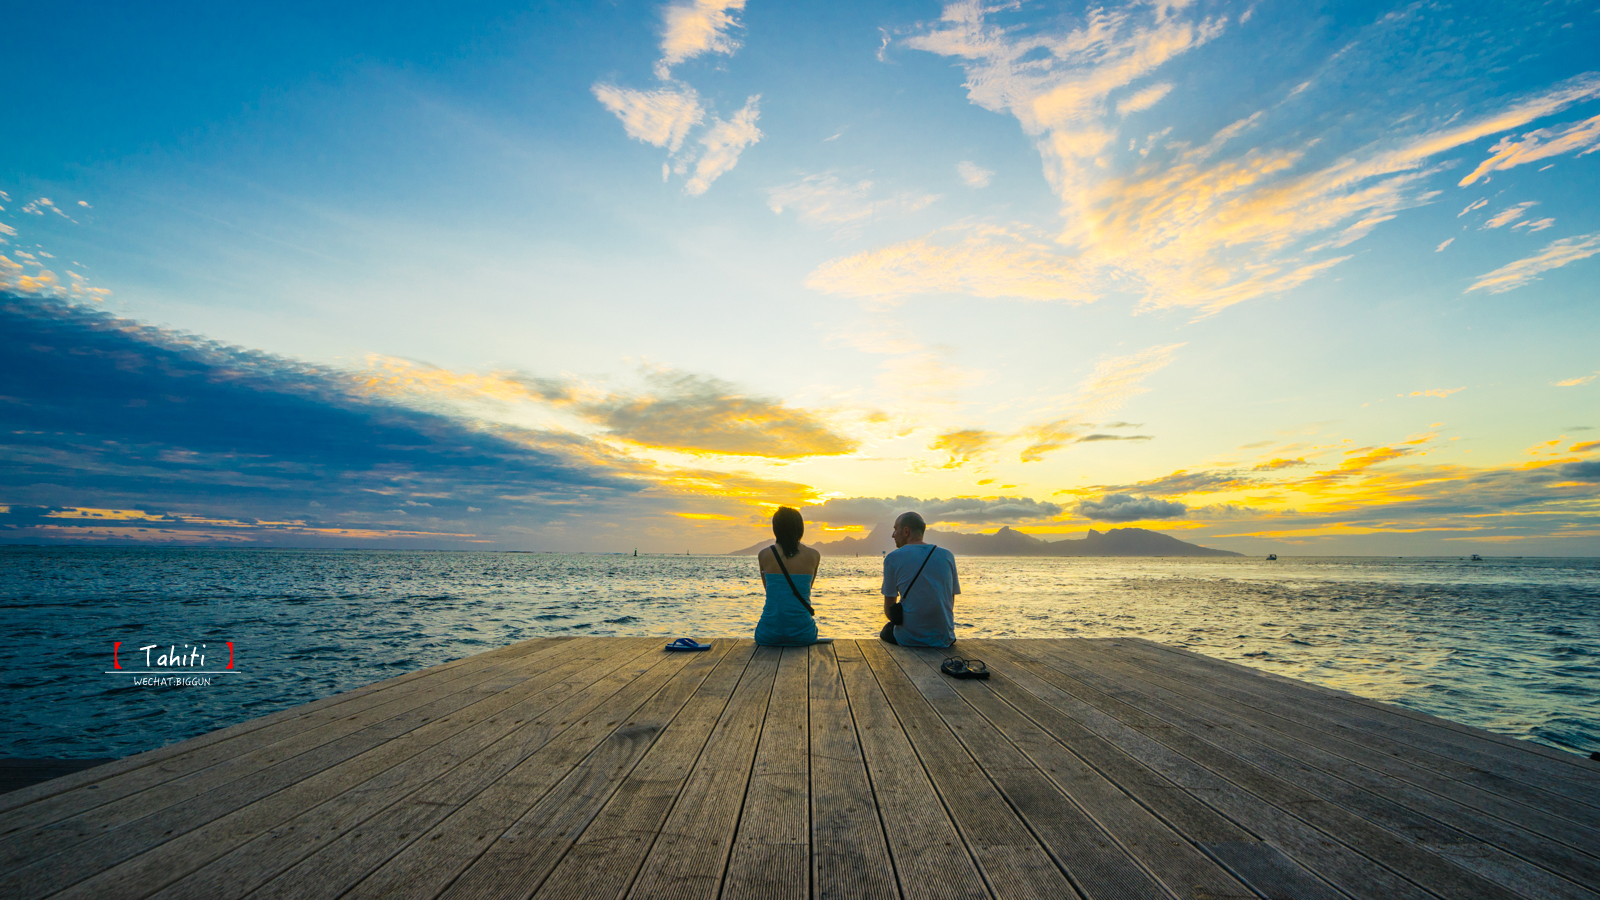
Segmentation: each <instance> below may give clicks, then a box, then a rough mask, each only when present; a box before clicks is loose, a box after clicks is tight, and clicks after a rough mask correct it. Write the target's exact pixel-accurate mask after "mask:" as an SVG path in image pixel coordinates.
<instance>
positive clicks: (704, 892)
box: [628, 647, 782, 900]
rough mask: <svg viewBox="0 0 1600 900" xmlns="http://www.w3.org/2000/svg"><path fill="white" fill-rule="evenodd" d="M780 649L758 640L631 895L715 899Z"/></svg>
mask: <svg viewBox="0 0 1600 900" xmlns="http://www.w3.org/2000/svg"><path fill="white" fill-rule="evenodd" d="M781 655H782V652H781V650H780V648H777V647H757V648H756V650H755V654H754V656H753V657H752V658H751V660H750V665H749V667H748V668H746V669H745V673H744V677H743V678H741V679H740V680H739V686H738V688H736V689H735V690H734V693H733V699H732V700H731V701H729V703H728V706H727V708H726V709H724V710H723V713H722V718H721V719H720V720H718V722H717V726H716V728H714V729H713V730H712V732H711V737H710V738H709V739H708V740H707V742H706V746H705V749H704V750H703V751H702V752H701V754H700V759H699V760H698V761H696V763H695V767H694V770H693V771H692V772H691V773H690V775H689V780H688V782H687V783H685V784H684V786H683V791H682V793H680V794H679V795H678V800H677V802H676V803H674V804H673V807H672V812H671V813H669V814H668V816H667V819H666V821H665V822H664V823H662V826H661V830H660V831H659V832H657V834H656V839H655V843H654V845H652V846H651V848H650V852H649V853H648V854H646V856H645V859H644V864H643V865H641V866H640V868H639V874H638V877H637V878H636V879H635V880H634V883H633V887H632V889H631V890H629V892H628V896H630V897H640V898H655V897H674V898H691V897H700V898H711V900H715V898H716V896H717V893H718V891H719V889H720V888H721V886H722V877H723V874H724V872H726V870H727V864H728V852H729V850H730V848H731V846H732V844H733V837H734V831H735V829H736V827H737V826H738V824H739V807H740V801H741V798H743V797H744V794H745V789H746V787H747V785H748V784H749V780H750V768H751V765H752V763H753V762H754V760H755V752H756V746H757V743H758V742H759V741H760V738H761V726H762V724H763V722H764V720H765V718H766V712H767V702H768V700H769V698H770V697H771V694H772V686H773V680H774V678H775V677H776V675H777V671H778V660H779V658H780V656H781Z"/></svg>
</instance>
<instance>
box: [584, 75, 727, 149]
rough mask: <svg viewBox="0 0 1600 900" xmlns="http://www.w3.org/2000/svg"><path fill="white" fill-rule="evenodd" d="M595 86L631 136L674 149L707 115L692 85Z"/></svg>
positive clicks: (606, 105)
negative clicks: (645, 87)
mask: <svg viewBox="0 0 1600 900" xmlns="http://www.w3.org/2000/svg"><path fill="white" fill-rule="evenodd" d="M592 90H593V91H594V95H595V97H596V98H597V99H599V101H600V103H601V104H602V105H604V106H605V108H606V109H609V110H611V112H612V113H613V114H614V115H615V116H616V117H617V118H618V119H621V120H622V127H623V129H625V130H626V131H627V132H628V136H629V137H631V138H633V139H635V140H639V141H644V142H645V143H647V144H653V145H654V146H657V147H665V148H666V149H667V150H669V151H671V152H673V153H676V152H678V148H679V147H680V146H682V145H683V139H684V136H685V135H687V134H688V133H689V129H691V128H693V127H694V126H695V125H698V124H699V123H700V120H701V119H703V118H705V111H704V110H702V109H701V108H700V97H699V95H698V94H696V93H695V92H694V89H692V88H662V89H659V90H653V91H635V90H632V89H630V88H620V87H616V86H614V85H609V84H595V85H594V87H593V88H592Z"/></svg>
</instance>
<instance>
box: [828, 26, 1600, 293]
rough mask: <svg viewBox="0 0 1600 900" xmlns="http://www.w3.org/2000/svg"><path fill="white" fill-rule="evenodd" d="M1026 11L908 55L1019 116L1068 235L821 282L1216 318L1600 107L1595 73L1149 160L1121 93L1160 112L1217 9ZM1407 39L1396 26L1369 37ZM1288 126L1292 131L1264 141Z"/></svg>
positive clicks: (919, 41)
mask: <svg viewBox="0 0 1600 900" xmlns="http://www.w3.org/2000/svg"><path fill="white" fill-rule="evenodd" d="M1015 11H1016V8H1015V7H1014V6H1012V5H1002V6H991V5H986V4H983V3H981V2H979V0H970V2H969V0H962V2H954V3H949V4H947V5H946V6H945V8H944V13H943V16H942V17H941V19H940V20H939V21H938V22H937V23H936V24H934V25H932V26H930V27H929V28H927V29H926V31H925V32H924V33H922V34H919V35H916V36H914V37H912V38H910V39H909V40H908V41H907V43H909V44H910V45H911V46H912V47H915V48H917V49H921V50H925V51H928V52H931V53H937V54H940V55H944V56H950V57H955V58H957V59H959V60H960V63H961V65H962V66H963V67H964V69H965V71H966V74H967V81H966V85H965V86H966V88H967V93H968V97H969V99H970V100H971V102H973V103H975V104H977V105H979V106H981V107H983V108H985V109H989V110H992V111H995V112H1004V113H1008V114H1010V115H1012V116H1014V117H1015V118H1016V119H1017V121H1018V123H1019V124H1020V126H1021V127H1022V130H1023V131H1024V132H1025V133H1026V134H1028V135H1030V136H1031V137H1033V139H1034V143H1035V146H1036V147H1037V149H1038V151H1039V153H1040V156H1041V161H1042V163H1043V169H1044V174H1045V176H1046V178H1047V180H1048V181H1049V183H1050V186H1051V189H1052V191H1053V193H1054V194H1055V196H1056V198H1057V199H1058V200H1059V201H1060V209H1061V216H1062V221H1061V227H1060V230H1059V234H1058V235H1057V236H1056V237H1055V239H1053V240H1048V241H1038V240H1022V239H1019V238H1018V237H1017V235H1018V234H1020V233H1023V232H1025V231H1027V229H1026V228H1025V227H1023V226H1007V227H999V226H996V225H966V226H959V227H957V228H953V229H949V230H947V231H946V232H944V233H942V234H936V235H930V236H927V237H923V238H918V239H914V240H911V241H907V242H904V243H901V244H898V245H895V246H892V247H887V248H882V249H879V250H874V251H868V252H866V253H863V254H859V255H857V256H854V257H850V258H848V259H842V260H834V261H831V262H829V263H825V264H824V265H823V266H821V267H819V268H818V269H817V270H816V271H815V272H814V273H813V275H812V278H811V279H810V281H809V282H808V283H809V284H810V285H811V286H812V287H814V288H816V289H819V290H824V291H829V292H833V293H839V294H844V295H851V296H861V297H874V298H880V299H883V298H895V297H899V296H904V295H906V294H908V293H942V292H959V293H968V294H971V295H974V296H979V297H1017V298H1022V299H1050V300H1071V301H1078V302H1082V301H1084V300H1087V299H1093V298H1094V297H1096V296H1099V295H1101V294H1103V293H1105V292H1107V291H1109V290H1113V289H1121V290H1130V291H1133V292H1135V293H1137V294H1139V295H1140V296H1141V298H1142V299H1141V302H1142V304H1143V305H1145V306H1147V307H1157V308H1161V307H1187V308H1194V309H1198V310H1200V311H1201V313H1202V314H1206V313H1212V312H1215V311H1217V310H1220V309H1223V308H1226V307H1227V306H1230V305H1232V304H1234V303H1239V302H1242V301H1245V300H1250V299H1253V298H1256V297H1261V296H1265V295H1269V294H1276V293H1281V292H1283V291H1287V290H1290V289H1293V288H1295V287H1297V286H1299V285H1301V284H1304V283H1306V282H1307V281H1309V280H1311V279H1314V278H1317V277H1319V276H1321V275H1322V274H1324V273H1326V272H1327V271H1328V270H1329V269H1331V268H1332V267H1334V266H1336V265H1338V264H1339V263H1341V262H1343V261H1344V260H1346V259H1348V258H1349V257H1348V255H1347V254H1340V253H1337V252H1336V251H1338V250H1339V249H1340V248H1342V247H1345V246H1347V245H1349V244H1351V243H1353V242H1355V241H1358V240H1360V239H1362V238H1363V237H1365V236H1366V235H1368V234H1369V233H1371V232H1372V231H1373V230H1374V229H1375V228H1377V227H1379V226H1380V225H1382V224H1383V223H1384V222H1388V221H1391V220H1393V219H1394V218H1395V217H1396V216H1397V215H1398V214H1399V213H1400V212H1402V211H1404V210H1406V209H1409V208H1412V207H1415V206H1418V205H1421V204H1424V203H1427V202H1428V201H1429V200H1431V199H1432V197H1433V196H1435V194H1434V193H1433V192H1429V191H1427V190H1426V189H1425V187H1424V182H1425V179H1427V178H1428V177H1430V176H1431V175H1432V174H1434V173H1435V172H1437V171H1439V170H1440V168H1441V164H1440V163H1438V162H1436V161H1435V160H1436V158H1437V157H1439V156H1440V155H1441V154H1444V153H1447V152H1449V151H1451V150H1454V149H1456V148H1459V147H1462V146H1465V145H1467V144H1470V143H1472V142H1474V141H1477V140H1480V139H1482V138H1484V137H1488V136H1490V135H1494V134H1496V133H1501V132H1505V131H1507V130H1510V129H1514V128H1518V127H1521V126H1523V125H1526V124H1528V123H1530V122H1532V121H1534V120H1536V119H1539V118H1541V117H1544V116H1548V115H1551V114H1554V113H1557V112H1559V111H1561V110H1562V109H1564V108H1566V107H1568V106H1571V105H1572V104H1574V103H1578V102H1581V101H1583V100H1587V99H1590V98H1593V97H1595V96H1600V75H1597V74H1595V73H1586V74H1584V75H1581V76H1578V77H1576V78H1572V79H1569V80H1568V81H1565V82H1562V83H1560V84H1556V85H1554V86H1551V87H1549V88H1547V89H1544V90H1541V91H1536V92H1534V93H1531V94H1527V95H1524V96H1522V97H1516V98H1509V99H1501V100H1499V101H1496V105H1497V107H1498V108H1494V109H1491V110H1490V111H1489V112H1487V113H1485V114H1481V115H1477V116H1475V117H1472V118H1465V119H1464V118H1461V117H1460V116H1459V114H1456V115H1450V114H1448V113H1446V114H1443V115H1440V116H1439V117H1438V118H1437V119H1434V120H1433V121H1432V123H1430V122H1429V120H1427V119H1423V118H1417V119H1416V120H1415V123H1414V124H1412V125H1411V126H1410V128H1409V131H1401V130H1390V131H1388V132H1386V133H1384V134H1382V135H1381V136H1380V137H1378V138H1376V139H1375V140H1371V141H1370V142H1368V143H1366V144H1365V145H1361V146H1352V147H1348V148H1346V149H1344V150H1342V151H1338V150H1337V142H1338V141H1340V140H1347V138H1345V137H1344V135H1343V134H1342V133H1341V132H1340V131H1339V130H1337V129H1334V128H1332V126H1329V125H1325V124H1322V123H1323V121H1325V120H1322V119H1317V120H1315V121H1316V123H1317V124H1311V125H1307V124H1300V123H1299V122H1296V121H1295V118H1294V114H1293V113H1285V112H1281V111H1280V110H1279V106H1280V105H1281V104H1279V105H1273V106H1270V107H1268V108H1264V109H1262V110H1260V111H1258V112H1255V113H1253V114H1250V115H1246V116H1244V117H1242V118H1240V119H1238V120H1237V121H1235V122H1233V123H1232V124H1230V125H1227V126H1226V127H1223V128H1221V129H1218V130H1216V131H1214V132H1212V133H1211V134H1210V136H1209V138H1203V139H1200V140H1198V141H1196V142H1194V143H1190V142H1185V141H1175V140H1174V141H1165V142H1157V141H1156V140H1154V136H1152V139H1151V140H1150V141H1149V144H1150V146H1146V147H1144V148H1142V149H1139V151H1138V153H1137V154H1135V153H1134V150H1135V149H1136V145H1137V144H1138V142H1139V141H1138V139H1139V137H1142V134H1141V135H1136V136H1134V140H1133V141H1132V142H1131V143H1130V142H1129V141H1128V140H1127V137H1126V136H1124V135H1122V134H1121V133H1120V132H1121V129H1123V128H1124V127H1125V123H1124V121H1123V120H1122V119H1121V113H1120V112H1118V110H1117V108H1116V107H1117V106H1118V105H1119V104H1118V103H1115V102H1113V98H1114V97H1116V96H1119V95H1120V96H1122V100H1121V103H1120V106H1121V110H1122V112H1131V111H1133V109H1134V108H1136V107H1140V106H1142V105H1143V104H1145V103H1147V102H1153V101H1154V100H1155V99H1157V92H1159V90H1160V88H1161V84H1164V83H1166V82H1161V83H1158V84H1153V85H1149V86H1147V87H1145V88H1144V89H1143V90H1140V91H1136V92H1135V93H1133V94H1131V95H1125V94H1124V92H1125V91H1126V90H1127V89H1129V88H1131V87H1132V86H1133V85H1135V84H1139V83H1142V82H1145V81H1146V80H1147V79H1148V78H1149V77H1150V76H1152V75H1154V74H1156V73H1157V72H1158V70H1161V69H1162V68H1163V67H1164V66H1168V65H1171V64H1174V61H1175V60H1178V59H1179V58H1180V57H1183V56H1185V55H1186V54H1190V53H1192V52H1194V51H1195V50H1197V49H1198V48H1201V47H1203V46H1205V45H1207V44H1209V43H1210V42H1211V41H1213V40H1214V39H1215V38H1216V37H1217V36H1219V35H1220V34H1222V33H1223V31H1224V30H1225V28H1226V27H1227V22H1226V20H1225V19H1223V18H1220V17H1215V16H1211V15H1208V14H1207V13H1206V12H1205V11H1204V8H1202V7H1200V6H1199V5H1195V6H1191V7H1187V8H1173V7H1168V6H1166V5H1160V4H1158V5H1156V6H1154V7H1148V8H1147V7H1142V6H1134V7H1128V8H1125V9H1120V10H1106V9H1091V10H1090V12H1089V13H1088V14H1087V15H1086V16H1085V17H1084V18H1083V19H1081V20H1079V21H1080V22H1081V24H1079V25H1077V26H1076V27H1073V28H1069V29H1065V30H1053V29H1051V28H1049V27H1046V28H1043V29H1037V28H1036V29H1030V28H1028V27H1027V26H1025V25H1018V24H1016V23H1015V15H1014V13H1015ZM1003 17H1009V18H1007V19H1006V21H1004V22H1003V23H1002V22H1001V21H998V20H999V19H1001V18H1003ZM991 20H995V21H991ZM1394 27H1395V26H1393V25H1391V24H1388V23H1387V20H1384V21H1380V22H1378V23H1376V24H1374V25H1372V26H1370V28H1369V31H1373V32H1378V33H1381V32H1383V31H1385V30H1387V29H1392V28H1394ZM1373 36H1374V37H1376V36H1377V35H1373ZM1353 46H1354V45H1353ZM1295 102H1296V103H1304V102H1306V101H1304V100H1298V101H1295ZM1274 119H1277V120H1279V121H1283V122H1285V123H1286V127H1280V128H1279V129H1277V133H1275V134H1271V135H1270V136H1269V137H1268V138H1254V139H1252V138H1250V137H1249V136H1251V135H1254V134H1258V133H1260V130H1261V129H1263V128H1266V127H1267V126H1268V125H1269V123H1271V122H1272V121H1273V120H1274ZM1288 129H1293V130H1288ZM1252 142H1253V143H1254V144H1255V145H1254V146H1252ZM1124 147H1126V148H1127V149H1126V150H1124V149H1123V148H1124ZM1147 156H1148V158H1147ZM1010 272H1019V273H1026V274H1025V275H1023V276H1022V277H1018V276H1016V275H1009V274H1008V273H1010Z"/></svg>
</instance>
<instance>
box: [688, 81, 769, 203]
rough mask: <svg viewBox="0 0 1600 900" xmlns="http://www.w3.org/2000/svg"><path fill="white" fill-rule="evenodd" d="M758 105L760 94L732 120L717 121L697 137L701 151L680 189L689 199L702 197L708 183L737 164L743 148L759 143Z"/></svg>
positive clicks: (708, 185)
mask: <svg viewBox="0 0 1600 900" xmlns="http://www.w3.org/2000/svg"><path fill="white" fill-rule="evenodd" d="M760 102H761V95H760V94H757V95H755V96H753V97H751V98H750V99H748V100H746V101H745V104H744V108H743V109H741V110H739V111H738V112H737V113H734V116H733V118H732V119H729V120H728V121H726V122H724V121H722V120H721V119H717V120H716V121H715V122H713V123H712V124H711V127H710V128H708V129H706V133H705V134H703V135H701V137H700V146H701V147H703V148H705V149H704V150H702V151H701V152H700V158H699V159H698V160H696V161H695V164H694V175H693V177H691V178H690V179H689V182H688V183H687V184H685V185H684V187H683V190H684V192H685V193H687V194H689V195H690V196H698V195H700V194H704V193H705V192H706V189H707V188H709V187H711V182H713V181H716V180H717V179H718V178H720V177H722V176H723V175H724V174H726V173H727V172H728V170H730V169H732V168H733V167H734V166H735V165H737V164H738V163H739V155H740V154H741V153H743V152H744V150H745V148H746V147H749V146H750V145H751V144H754V143H756V142H757V141H759V140H761V129H759V128H757V127H756V119H759V118H760V117H761V111H760V109H758V104H759V103H760Z"/></svg>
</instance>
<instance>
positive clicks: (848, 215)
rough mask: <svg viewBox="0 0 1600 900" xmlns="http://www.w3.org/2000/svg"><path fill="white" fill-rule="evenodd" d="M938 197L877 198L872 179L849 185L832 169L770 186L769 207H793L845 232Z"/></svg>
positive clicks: (816, 223)
mask: <svg viewBox="0 0 1600 900" xmlns="http://www.w3.org/2000/svg"><path fill="white" fill-rule="evenodd" d="M938 199H939V198H938V196H937V195H935V194H921V193H915V192H911V191H905V192H902V193H899V194H895V195H893V196H889V197H874V196H873V183H872V182H871V181H867V180H862V181H858V182H856V183H855V184H845V183H844V182H842V181H840V180H839V178H838V176H837V175H834V174H833V173H831V172H829V173H824V174H821V175H807V176H806V177H804V178H801V179H800V180H798V181H792V182H790V183H788V184H784V185H779V186H778V187H775V188H771V189H769V190H768V191H767V208H768V209H771V210H772V211H773V212H774V213H782V212H783V211H784V210H786V209H793V210H794V211H795V214H796V216H798V217H799V219H800V221H801V222H802V223H804V224H806V225H809V226H811V227H813V228H832V229H834V231H835V233H836V234H840V235H845V234H854V233H857V232H859V231H860V230H861V228H862V227H863V226H865V225H867V224H868V223H870V222H872V221H873V220H875V219H877V218H878V217H879V216H891V215H896V214H900V213H908V212H916V211H917V210H919V209H923V208H924V207H926V206H928V205H929V204H930V203H933V202H934V201H936V200H938Z"/></svg>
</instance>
